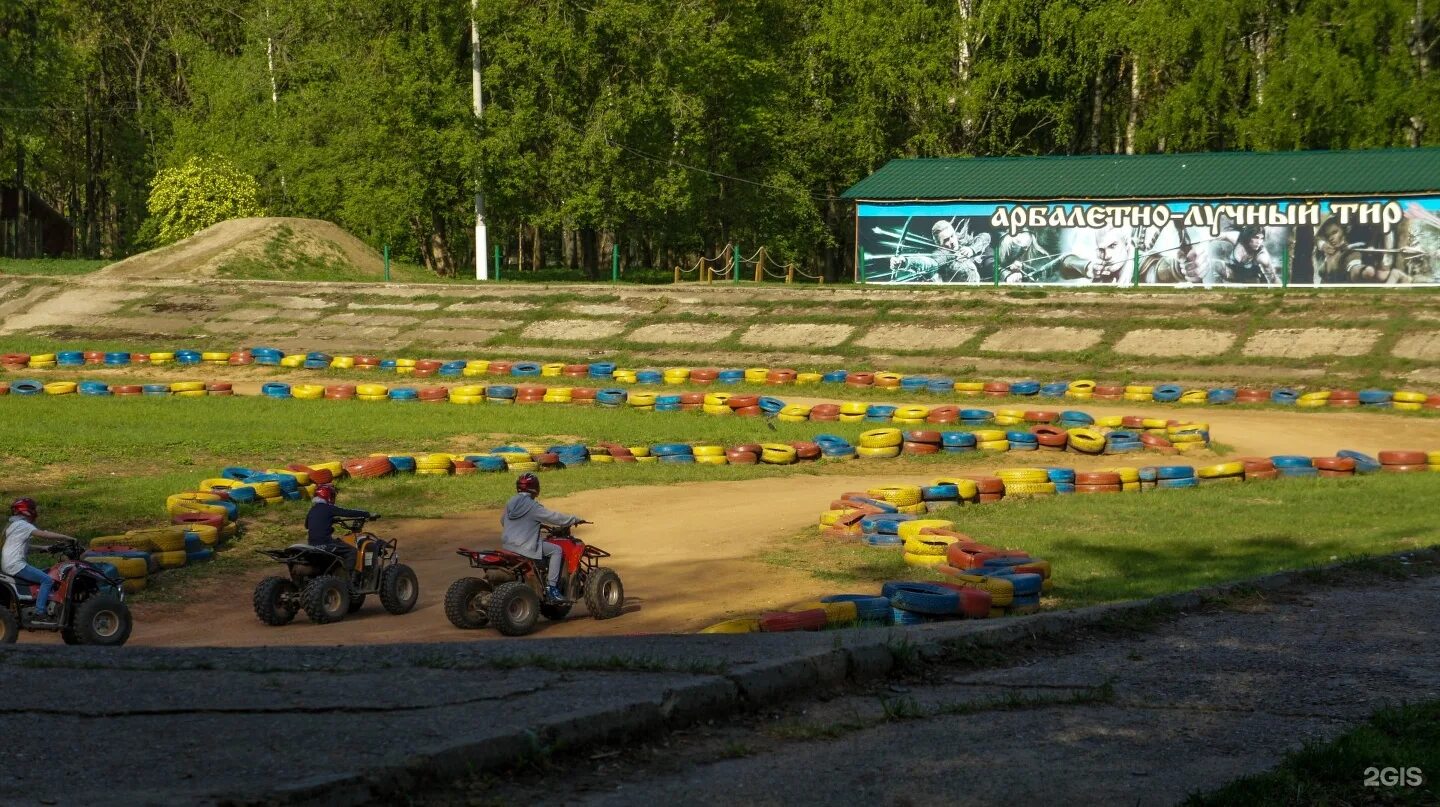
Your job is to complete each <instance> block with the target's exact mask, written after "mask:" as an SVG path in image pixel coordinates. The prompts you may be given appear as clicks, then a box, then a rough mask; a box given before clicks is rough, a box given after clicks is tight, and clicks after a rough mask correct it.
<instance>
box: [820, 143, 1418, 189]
mask: <svg viewBox="0 0 1440 807" xmlns="http://www.w3.org/2000/svg"><path fill="white" fill-rule="evenodd" d="M1436 191H1440V148H1423V149H1378V150H1374V151H1286V152H1245V151H1231V152H1218V153H1208V154H1137V155H1130V156H1127V155H1113V154H1107V155H1094V156H1090V155H1087V156H1078V157H972V158H945V159H934V158H929V159H908V160H891V161H890V162H888V163H886V164H885V165H884V166H883V167H881V169H880V170H879V171H876V172H875V173H873V174H871V175H870V176H868V177H866V178H865V179H862V180H860V182H858V183H856V184H855V185H854V186H853V187H851V188H850V189H849V190H847V191H845V193H844V194H843V196H844V198H846V199H862V200H875V201H883V200H901V199H947V200H948V199H1007V200H1008V199H1015V200H1020V199H1136V198H1142V199H1153V198H1187V199H1194V198H1254V197H1271V196H1273V197H1287V198H1294V197H1312V196H1350V195H1394V194H1402V193H1425V192H1436Z"/></svg>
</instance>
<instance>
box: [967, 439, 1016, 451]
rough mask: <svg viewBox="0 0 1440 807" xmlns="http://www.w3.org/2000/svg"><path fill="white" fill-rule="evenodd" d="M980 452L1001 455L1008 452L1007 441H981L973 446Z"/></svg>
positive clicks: (1008, 445) (1008, 444)
mask: <svg viewBox="0 0 1440 807" xmlns="http://www.w3.org/2000/svg"><path fill="white" fill-rule="evenodd" d="M975 448H977V449H979V450H980V451H989V452H991V453H994V454H1001V453H1004V452H1006V451H1009V450H1010V441H1009V440H981V441H980V442H978V443H976V444H975Z"/></svg>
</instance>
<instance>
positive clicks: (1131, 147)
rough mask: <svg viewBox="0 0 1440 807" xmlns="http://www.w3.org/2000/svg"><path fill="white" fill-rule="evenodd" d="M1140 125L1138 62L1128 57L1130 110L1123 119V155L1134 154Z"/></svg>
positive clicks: (1137, 59)
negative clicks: (1136, 131) (1136, 130)
mask: <svg viewBox="0 0 1440 807" xmlns="http://www.w3.org/2000/svg"><path fill="white" fill-rule="evenodd" d="M1139 123H1140V62H1139V57H1136V56H1131V57H1130V110H1129V113H1128V114H1127V115H1126V118H1125V153H1126V154H1134V153H1135V129H1136V128H1137V127H1138V126H1139Z"/></svg>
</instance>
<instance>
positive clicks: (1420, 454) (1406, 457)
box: [1380, 451, 1430, 465]
mask: <svg viewBox="0 0 1440 807" xmlns="http://www.w3.org/2000/svg"><path fill="white" fill-rule="evenodd" d="M1429 461H1430V460H1429V458H1428V457H1427V456H1426V455H1425V452H1424V451H1381V452H1380V464H1381V465H1424V464H1425V463H1427V462H1429Z"/></svg>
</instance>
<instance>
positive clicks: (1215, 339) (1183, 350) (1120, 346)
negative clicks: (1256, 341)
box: [1111, 328, 1235, 356]
mask: <svg viewBox="0 0 1440 807" xmlns="http://www.w3.org/2000/svg"><path fill="white" fill-rule="evenodd" d="M1233 344H1235V334H1233V333H1229V332H1226V331H1215V330H1209V329H1206V328H1141V329H1139V330H1134V331H1130V332H1129V333H1127V334H1125V335H1124V336H1122V337H1121V338H1120V341H1118V342H1116V343H1115V345H1114V347H1112V348H1111V349H1112V350H1114V351H1115V352H1116V353H1124V354H1126V355H1129V356H1218V355H1220V354H1222V353H1224V352H1225V351H1227V350H1229V349H1230V346H1231V345H1233Z"/></svg>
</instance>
